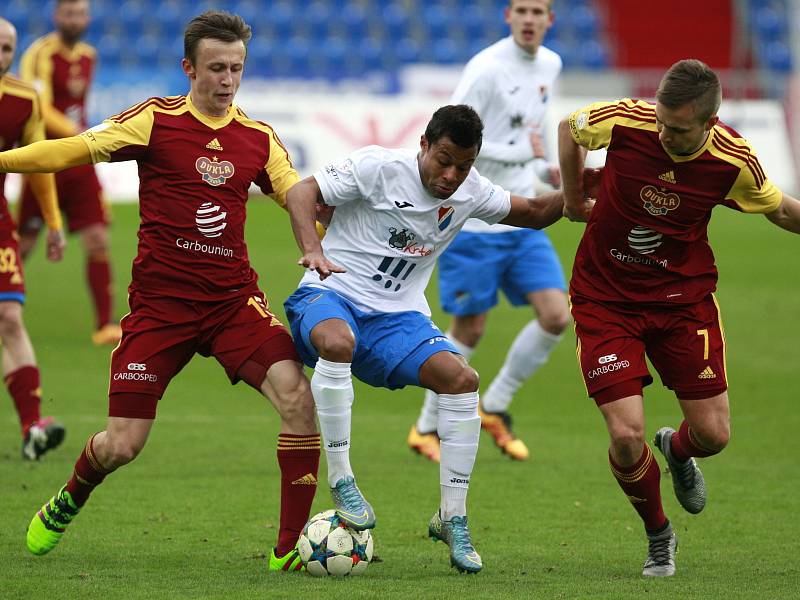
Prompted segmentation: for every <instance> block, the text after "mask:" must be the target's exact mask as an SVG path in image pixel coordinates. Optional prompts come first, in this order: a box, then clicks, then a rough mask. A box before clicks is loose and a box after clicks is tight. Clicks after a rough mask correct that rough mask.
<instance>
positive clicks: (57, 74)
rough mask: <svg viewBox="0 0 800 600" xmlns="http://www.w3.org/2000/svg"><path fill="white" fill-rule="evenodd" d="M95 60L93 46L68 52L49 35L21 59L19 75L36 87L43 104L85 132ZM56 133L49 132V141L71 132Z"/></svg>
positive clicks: (72, 49)
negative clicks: (88, 98)
mask: <svg viewBox="0 0 800 600" xmlns="http://www.w3.org/2000/svg"><path fill="white" fill-rule="evenodd" d="M96 56H97V55H96V52H95V49H94V48H92V47H91V46H90V45H88V44H86V43H84V42H78V43H77V44H76V45H75V47H74V48H67V47H66V46H65V45H64V44H63V43H62V42H61V40H60V39H59V37H58V34H57V33H50V34H48V35H46V36H44V37H41V38H39V39H38V40H36V41H35V42H34V43H33V44H31V46H30V47H29V48H28V49H27V50H26V51H25V53H24V54H23V55H22V60H21V61H20V75H21V77H22V79H24V80H25V81H29V82H31V83H33V85H34V87H36V90H37V91H38V92H39V95H40V97H41V100H42V102H43V103H46V104H49V105H52V106H53V107H55V108H56V109H58V110H59V111H60V112H61V113H63V114H64V115H65V116H66V117H67V118H68V119H69V120H70V121H72V123H74V124H76V125H78V127H79V128H80V129H86V127H87V126H88V120H87V113H86V97H87V95H88V92H89V86H90V85H91V82H92V77H93V75H94V70H95V63H96V61H97V58H96ZM50 127H51V122H50V119H48V128H50ZM53 133H54V132H51V131H48V134H50V137H61V136H62V135H69V134H70V133H71V132H69V131H61V132H56V135H52V134H53Z"/></svg>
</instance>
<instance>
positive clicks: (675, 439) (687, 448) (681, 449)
mask: <svg viewBox="0 0 800 600" xmlns="http://www.w3.org/2000/svg"><path fill="white" fill-rule="evenodd" d="M718 453H719V450H709V449H708V448H703V446H701V445H700V444H699V443H698V441H697V439H696V438H695V437H694V434H693V433H692V430H691V429H690V428H689V424H688V423H687V422H686V420H684V421H683V422H682V423H681V426H680V428H679V429H678V431H676V432H675V433H673V434H672V456H674V457H675V459H676V460H678V461H680V462H686V461H687V460H689V459H690V458H691V457H692V456H697V457H699V458H704V457H706V456H713V455H714V454H718Z"/></svg>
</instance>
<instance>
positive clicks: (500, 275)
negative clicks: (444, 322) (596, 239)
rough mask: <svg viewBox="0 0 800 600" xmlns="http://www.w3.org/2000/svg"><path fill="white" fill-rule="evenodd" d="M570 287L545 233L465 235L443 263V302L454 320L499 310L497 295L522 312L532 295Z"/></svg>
mask: <svg viewBox="0 0 800 600" xmlns="http://www.w3.org/2000/svg"><path fill="white" fill-rule="evenodd" d="M566 287H567V286H566V282H565V280H564V273H563V271H562V270H561V263H560V262H559V260H558V256H557V255H556V251H555V249H554V248H553V244H551V243H550V239H549V238H548V237H547V234H546V233H545V232H544V231H537V230H535V229H519V230H518V231H508V232H505V233H472V232H469V231H462V232H461V233H459V234H458V235H457V236H456V238H455V239H454V240H453V243H452V244H450V246H449V247H448V248H447V250H445V251H444V253H443V254H442V255H441V256H440V257H439V299H440V302H441V305H442V309H443V310H444V311H445V312H447V313H450V314H453V315H458V316H464V315H477V314H481V313H484V312H486V311H487V310H489V309H490V308H492V307H493V306H495V305H496V304H497V302H498V298H497V291H498V289H500V290H503V293H504V294H505V295H506V297H507V298H508V301H509V302H510V303H511V304H512V305H514V306H522V305H525V304H528V300H527V298H526V295H527V294H529V293H530V292H538V291H539V290H546V289H559V290H565V291H566Z"/></svg>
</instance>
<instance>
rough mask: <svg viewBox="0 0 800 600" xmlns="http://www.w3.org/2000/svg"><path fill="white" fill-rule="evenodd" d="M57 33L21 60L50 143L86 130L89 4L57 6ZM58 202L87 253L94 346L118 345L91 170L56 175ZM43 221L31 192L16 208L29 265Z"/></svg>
mask: <svg viewBox="0 0 800 600" xmlns="http://www.w3.org/2000/svg"><path fill="white" fill-rule="evenodd" d="M53 21H54V23H55V26H56V31H54V32H53V33H50V34H48V35H46V36H44V37H42V38H39V39H38V40H36V41H35V42H34V43H33V44H31V46H30V47H29V48H28V49H27V50H26V51H25V53H24V54H23V55H22V60H21V63H20V75H21V77H22V78H23V79H24V80H25V81H28V82H30V83H32V84H33V85H34V86H35V87H36V89H37V90H38V91H39V95H40V97H41V100H42V114H43V115H44V120H45V125H46V129H47V137H48V138H51V139H52V138H62V137H69V136H72V135H77V134H78V133H79V132H81V131H84V130H85V129H86V127H87V126H88V123H87V117H86V98H87V95H88V92H89V86H90V85H91V83H92V76H93V74H94V70H95V65H96V62H97V58H96V54H95V49H94V48H92V47H91V46H89V45H88V44H86V43H84V42H82V41H80V40H81V38H82V37H83V34H84V33H85V31H86V28H87V27H88V26H89V0H58V1H57V2H56V7H55V12H54V14H53ZM56 186H57V188H58V201H59V205H60V206H61V210H62V211H63V212H64V215H65V217H66V220H67V225H68V227H69V231H70V232H78V233H80V236H81V241H82V243H83V247H84V249H85V251H86V279H87V282H88V284H89V292H90V293H91V296H92V301H93V303H94V310H95V332H94V333H93V334H92V340H93V342H94V343H95V344H98V345H99V344H112V345H116V344H117V342H119V338H120V335H121V332H120V328H119V325H118V324H117V320H116V318H114V314H113V301H112V298H113V294H112V284H111V279H112V278H111V262H110V260H109V237H108V236H109V234H108V224H109V215H108V211H107V207H106V205H105V202H104V200H103V190H102V188H101V187H100V182H99V181H98V179H97V175H96V174H95V171H94V167H93V166H92V165H79V166H77V167H74V168H72V169H67V170H65V171H62V172H60V173H58V174H57V175H56ZM41 226H42V216H41V212H40V211H39V208H38V205H37V204H36V202H35V201H34V198H33V195H32V193H31V189H30V187H29V186H26V187H25V188H23V192H22V199H21V200H20V206H19V233H20V244H19V245H20V252H21V253H22V257H23V259H27V257H28V255H29V254H30V252H31V250H32V249H33V247H34V245H35V243H36V238H37V237H38V235H39V230H40V228H41Z"/></svg>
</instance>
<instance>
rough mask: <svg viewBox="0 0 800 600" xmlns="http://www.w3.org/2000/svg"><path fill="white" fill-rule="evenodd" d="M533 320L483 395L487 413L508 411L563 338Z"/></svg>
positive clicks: (518, 338) (521, 333)
mask: <svg viewBox="0 0 800 600" xmlns="http://www.w3.org/2000/svg"><path fill="white" fill-rule="evenodd" d="M561 337H562V336H560V335H553V334H552V333H548V332H547V331H545V330H544V329H542V326H541V325H539V321H537V320H535V319H534V320H533V321H531V322H530V323H528V324H527V325H526V326H525V327H524V328H523V329H522V331H520V332H519V334H518V335H517V337H516V339H515V340H514V343H513V344H511V348H510V349H509V351H508V356H506V362H505V363H503V367H502V368H501V369H500V372H499V373H498V374H497V376H496V377H495V378H494V381H492V383H491V384H490V385H489V388H488V389H487V390H486V391H485V392H484V394H483V396H482V397H481V406H482V407H483V410H485V411H486V412H505V411H506V410H507V409H508V407H509V405H510V404H511V400H512V399H513V398H514V394H516V393H517V390H519V388H520V387H521V386H522V384H523V383H525V381H526V380H527V379H528V378H529V377H531V376H532V375H533V374H534V373H536V371H538V370H539V367H541V366H542V365H543V364H544V363H546V362H547V359H548V357H549V356H550V352H552V350H553V348H554V347H555V345H556V344H557V343H558V342H559V341H560V340H561Z"/></svg>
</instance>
